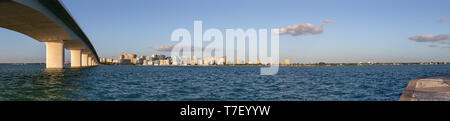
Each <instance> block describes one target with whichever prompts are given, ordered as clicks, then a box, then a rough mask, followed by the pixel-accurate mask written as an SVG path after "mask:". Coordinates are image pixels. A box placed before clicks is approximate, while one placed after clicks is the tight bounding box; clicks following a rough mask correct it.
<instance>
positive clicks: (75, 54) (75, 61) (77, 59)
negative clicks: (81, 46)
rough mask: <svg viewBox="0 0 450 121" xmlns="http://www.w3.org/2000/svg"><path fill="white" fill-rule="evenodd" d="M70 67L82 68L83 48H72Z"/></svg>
mask: <svg viewBox="0 0 450 121" xmlns="http://www.w3.org/2000/svg"><path fill="white" fill-rule="evenodd" d="M70 56H71V57H70V58H71V61H70V63H71V64H70V67H71V68H80V67H81V50H70Z"/></svg>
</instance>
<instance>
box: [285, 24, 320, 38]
mask: <svg viewBox="0 0 450 121" xmlns="http://www.w3.org/2000/svg"><path fill="white" fill-rule="evenodd" d="M324 30H325V28H324V27H323V26H320V27H316V26H315V25H313V24H309V23H307V24H296V25H294V26H291V25H288V26H286V27H285V28H281V29H280V33H279V34H280V35H285V34H290V35H292V36H298V35H305V34H312V35H315V34H321V33H323V31H324Z"/></svg>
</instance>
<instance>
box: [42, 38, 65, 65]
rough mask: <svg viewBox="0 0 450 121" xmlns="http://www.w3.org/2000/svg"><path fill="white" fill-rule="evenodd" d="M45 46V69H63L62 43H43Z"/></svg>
mask: <svg viewBox="0 0 450 121" xmlns="http://www.w3.org/2000/svg"><path fill="white" fill-rule="evenodd" d="M45 45H46V68H47V69H62V68H64V41H57V42H45Z"/></svg>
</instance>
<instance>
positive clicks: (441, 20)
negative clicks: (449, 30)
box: [439, 18, 448, 23]
mask: <svg viewBox="0 0 450 121" xmlns="http://www.w3.org/2000/svg"><path fill="white" fill-rule="evenodd" d="M447 22H448V19H446V18H441V19H439V23H447Z"/></svg>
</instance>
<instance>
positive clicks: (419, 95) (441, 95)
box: [399, 75, 450, 101]
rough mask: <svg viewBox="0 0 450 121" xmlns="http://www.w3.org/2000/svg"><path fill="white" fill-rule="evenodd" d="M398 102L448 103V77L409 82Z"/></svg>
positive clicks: (449, 94) (449, 85) (449, 92)
mask: <svg viewBox="0 0 450 121" xmlns="http://www.w3.org/2000/svg"><path fill="white" fill-rule="evenodd" d="M399 101H450V75H447V76H437V77H429V78H420V79H415V80H411V81H410V82H409V84H408V86H407V87H406V89H405V91H404V92H403V94H402V95H401V96H400V99H399Z"/></svg>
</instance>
